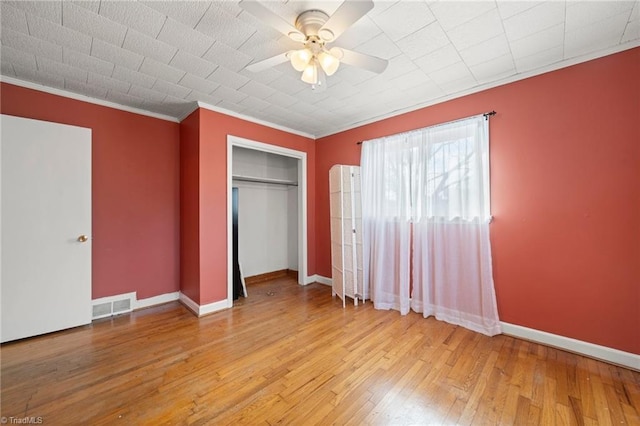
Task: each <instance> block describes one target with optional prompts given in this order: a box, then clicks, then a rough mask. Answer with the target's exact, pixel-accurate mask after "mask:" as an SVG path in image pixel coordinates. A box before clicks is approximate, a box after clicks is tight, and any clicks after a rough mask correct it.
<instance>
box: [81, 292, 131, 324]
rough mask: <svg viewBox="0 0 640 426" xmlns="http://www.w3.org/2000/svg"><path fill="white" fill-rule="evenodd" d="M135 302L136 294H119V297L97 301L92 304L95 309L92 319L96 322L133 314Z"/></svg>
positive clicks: (103, 298)
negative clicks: (115, 316) (101, 319)
mask: <svg viewBox="0 0 640 426" xmlns="http://www.w3.org/2000/svg"><path fill="white" fill-rule="evenodd" d="M135 300H136V293H126V294H119V295H117V296H109V297H102V298H100V299H95V300H93V301H92V302H91V305H92V308H93V314H92V317H91V318H92V319H94V320H95V319H99V318H107V317H110V316H113V315H120V314H126V313H127V312H131V311H132V310H133V305H134V302H135Z"/></svg>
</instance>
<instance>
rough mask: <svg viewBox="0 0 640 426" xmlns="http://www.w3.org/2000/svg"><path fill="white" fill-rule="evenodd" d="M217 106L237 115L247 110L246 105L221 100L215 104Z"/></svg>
mask: <svg viewBox="0 0 640 426" xmlns="http://www.w3.org/2000/svg"><path fill="white" fill-rule="evenodd" d="M217 106H219V107H220V108H224V109H226V110H228V111H233V112H237V113H238V114H241V113H242V112H244V111H246V110H247V108H248V107H247V106H246V105H240V104H237V103H233V102H230V101H227V100H226V99H223V100H221V101H220V102H219V103H218V104H217Z"/></svg>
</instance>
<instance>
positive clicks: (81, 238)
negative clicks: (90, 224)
mask: <svg viewBox="0 0 640 426" xmlns="http://www.w3.org/2000/svg"><path fill="white" fill-rule="evenodd" d="M88 239H89V237H87V236H86V235H80V236H79V237H78V241H80V242H81V243H86V242H87V240H88Z"/></svg>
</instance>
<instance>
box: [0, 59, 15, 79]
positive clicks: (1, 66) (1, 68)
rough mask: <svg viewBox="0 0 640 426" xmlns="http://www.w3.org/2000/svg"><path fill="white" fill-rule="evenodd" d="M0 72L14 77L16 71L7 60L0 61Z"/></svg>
mask: <svg viewBox="0 0 640 426" xmlns="http://www.w3.org/2000/svg"><path fill="white" fill-rule="evenodd" d="M0 73H2V75H5V76H8V77H16V72H15V70H14V69H13V65H11V64H10V63H9V62H2V61H0Z"/></svg>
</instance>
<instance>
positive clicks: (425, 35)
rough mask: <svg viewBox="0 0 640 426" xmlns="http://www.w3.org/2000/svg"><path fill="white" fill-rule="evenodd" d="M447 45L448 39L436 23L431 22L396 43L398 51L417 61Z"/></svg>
mask: <svg viewBox="0 0 640 426" xmlns="http://www.w3.org/2000/svg"><path fill="white" fill-rule="evenodd" d="M447 44H449V37H447V35H446V34H445V33H444V31H443V30H442V28H441V27H440V24H438V23H437V22H433V23H432V24H429V25H428V26H426V27H424V28H422V29H421V30H419V31H416V32H415V33H413V34H409V35H408V36H406V37H405V38H403V39H401V40H398V42H397V45H398V47H399V48H400V50H402V52H403V53H404V54H405V55H407V56H409V57H410V58H411V59H417V58H419V57H421V56H424V55H426V54H427V53H430V52H433V51H434V50H437V49H439V48H441V47H444V46H446V45H447Z"/></svg>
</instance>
